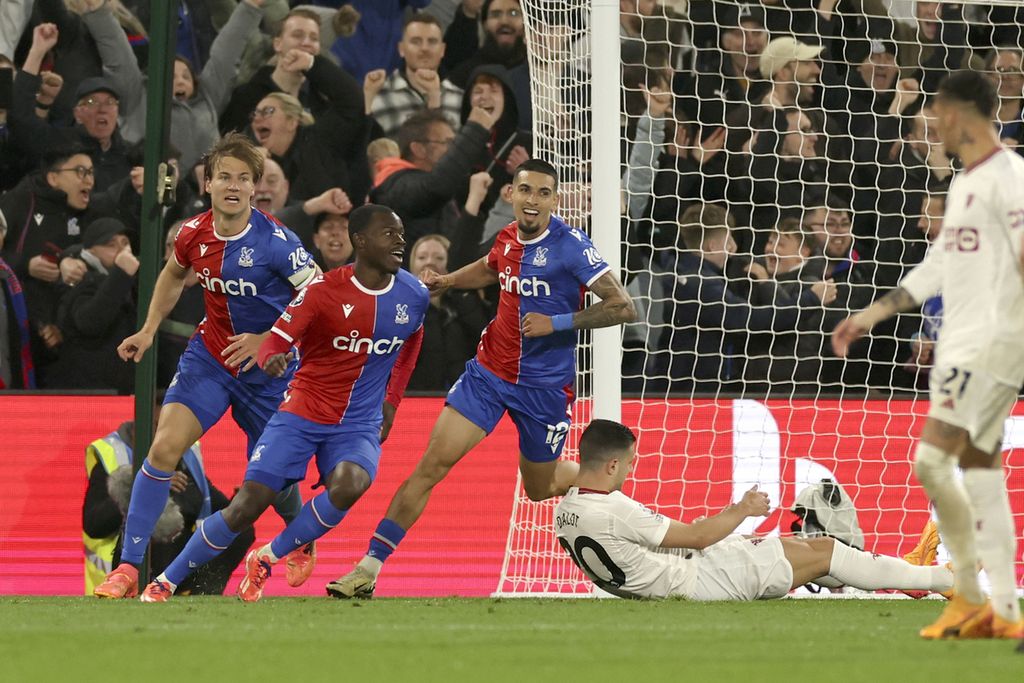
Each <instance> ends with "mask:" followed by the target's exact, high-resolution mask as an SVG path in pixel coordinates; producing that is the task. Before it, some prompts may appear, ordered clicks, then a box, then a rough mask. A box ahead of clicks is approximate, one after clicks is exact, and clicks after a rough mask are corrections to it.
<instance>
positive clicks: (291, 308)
mask: <svg viewBox="0 0 1024 683" xmlns="http://www.w3.org/2000/svg"><path fill="white" fill-rule="evenodd" d="M322 283H323V280H322V279H320V278H317V279H315V280H313V282H311V283H310V284H309V285H308V286H307V287H304V288H303V289H302V290H300V291H299V293H298V295H297V296H296V297H295V298H294V299H292V302H291V303H290V304H288V308H286V309H284V313H282V314H281V317H280V318H278V319H277V322H275V323H274V326H273V327H272V328H270V332H271V334H272V335H274V336H277V337H281V338H282V339H283V340H284V341H286V342H288V344H289V345H291V344H295V343H297V342H298V341H299V340H300V339H302V335H304V334H305V333H306V330H307V329H308V328H309V325H310V323H312V322H313V319H314V318H315V317H316V314H317V313H318V312H319V309H320V300H321V299H323V297H324V295H325V294H326V293H327V288H326V287H323V286H321V285H322Z"/></svg>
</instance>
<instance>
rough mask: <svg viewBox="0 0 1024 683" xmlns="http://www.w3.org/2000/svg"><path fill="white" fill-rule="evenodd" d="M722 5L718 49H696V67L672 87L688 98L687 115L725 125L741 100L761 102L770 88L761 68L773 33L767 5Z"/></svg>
mask: <svg viewBox="0 0 1024 683" xmlns="http://www.w3.org/2000/svg"><path fill="white" fill-rule="evenodd" d="M718 9H719V10H720V21H721V23H720V24H719V32H720V38H719V44H718V47H719V49H703V50H698V55H697V59H696V63H695V64H694V69H693V71H692V72H690V71H680V72H679V73H678V74H677V76H676V84H675V87H674V89H675V90H676V91H677V92H679V93H680V94H682V95H683V97H684V100H683V101H684V105H683V107H682V110H683V111H684V112H685V114H686V118H687V119H689V120H692V121H700V122H701V123H702V124H704V125H708V126H720V125H722V124H723V123H725V120H726V115H727V113H728V112H729V111H731V110H732V109H734V108H735V106H737V105H739V104H746V105H748V106H751V105H755V104H757V103H759V102H761V100H763V99H764V96H765V95H766V94H767V92H768V87H769V82H768V81H766V80H764V79H762V78H761V72H760V67H761V53H762V52H764V49H765V46H766V45H767V44H768V37H769V36H768V32H767V31H766V30H765V27H764V10H763V8H760V7H749V6H735V5H725V4H724V3H720V4H719V7H718Z"/></svg>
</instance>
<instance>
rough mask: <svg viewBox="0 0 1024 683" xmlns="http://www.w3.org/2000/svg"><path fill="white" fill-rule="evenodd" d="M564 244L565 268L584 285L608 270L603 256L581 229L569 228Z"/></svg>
mask: <svg viewBox="0 0 1024 683" xmlns="http://www.w3.org/2000/svg"><path fill="white" fill-rule="evenodd" d="M564 244H565V247H564V249H563V253H562V257H563V258H564V259H565V264H566V268H567V269H568V270H569V272H571V273H572V274H573V276H574V277H575V278H576V280H577V281H578V282H579V283H580V284H581V285H583V286H584V287H590V285H592V284H593V283H594V281H595V280H597V278H599V277H601V276H602V275H604V274H605V273H607V272H608V271H609V270H610V266H609V265H608V263H607V262H605V260H604V257H602V256H601V254H600V252H598V250H597V247H595V246H594V243H593V242H591V241H590V238H589V237H587V235H586V234H585V233H584V232H583V231H582V230H579V229H577V228H570V229H569V236H568V237H567V238H566V239H565V240H564Z"/></svg>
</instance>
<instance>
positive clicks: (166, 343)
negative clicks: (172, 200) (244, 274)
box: [61, 220, 206, 388]
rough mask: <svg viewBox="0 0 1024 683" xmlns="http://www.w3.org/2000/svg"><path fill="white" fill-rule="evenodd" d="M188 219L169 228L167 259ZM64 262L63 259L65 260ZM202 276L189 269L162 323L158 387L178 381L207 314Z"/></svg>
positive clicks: (165, 254)
mask: <svg viewBox="0 0 1024 683" xmlns="http://www.w3.org/2000/svg"><path fill="white" fill-rule="evenodd" d="M184 222H185V221H184V220H179V221H175V222H174V223H172V224H171V226H170V228H168V230H167V233H166V235H165V236H164V256H163V262H164V263H167V261H168V259H170V258H171V257H172V255H173V254H174V238H175V236H176V235H177V234H178V230H179V229H180V228H181V226H182V224H184ZM61 263H62V265H63V262H61ZM198 282H199V279H198V277H196V271H195V270H192V269H189V271H188V273H186V274H185V279H184V281H183V289H182V292H181V296H180V297H178V302H177V303H176V304H174V308H173V309H171V312H170V313H169V314H168V315H167V317H166V318H164V320H163V322H161V323H160V330H159V333H158V334H159V338H160V343H159V344H158V345H157V359H156V382H157V386H158V387H161V388H166V387H168V386H169V385H170V383H171V382H172V381H173V380H174V374H175V372H177V369H178V360H179V359H180V358H181V354H182V353H184V352H185V348H186V347H187V346H188V342H189V340H190V339H191V338H192V335H193V334H195V331H196V326H198V325H199V323H200V321H202V319H203V317H204V316H205V315H206V304H205V303H204V302H203V288H202V287H196V284H198Z"/></svg>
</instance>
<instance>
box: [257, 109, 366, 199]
mask: <svg viewBox="0 0 1024 683" xmlns="http://www.w3.org/2000/svg"><path fill="white" fill-rule="evenodd" d="M251 118H252V133H253V137H254V138H255V139H256V141H257V142H258V143H259V144H260V145H262V146H263V147H265V148H266V149H267V151H268V152H269V153H270V156H271V158H272V159H274V161H276V162H277V163H278V165H279V166H280V167H281V170H282V171H284V175H285V178H287V179H288V185H289V189H288V193H289V196H290V197H291V199H293V200H304V199H309V198H310V197H315V196H316V195H318V194H321V193H322V192H324V191H325V190H329V189H331V188H334V187H340V188H342V189H343V190H344V191H345V194H346V195H347V196H349V197H363V196H365V195H366V186H367V181H368V177H367V174H366V161H365V158H364V157H363V156H362V154H359V155H356V157H355V158H353V157H352V156H351V150H350V149H349V147H348V145H349V144H350V143H351V140H350V139H349V136H348V134H347V133H346V132H345V130H344V129H343V128H341V126H343V125H344V123H343V120H342V116H341V115H340V112H338V111H334V110H326V111H324V112H323V114H322V115H321V117H320V118H319V119H316V120H314V118H313V116H312V115H311V114H310V113H309V112H308V111H306V110H304V109H303V108H302V103H301V102H299V100H298V99H296V98H295V97H292V96H291V95H289V94H287V93H282V92H277V93H271V94H269V95H267V96H266V97H264V98H263V99H262V100H260V101H259V103H258V104H257V106H256V108H255V109H254V110H253V112H252V117H251Z"/></svg>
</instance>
